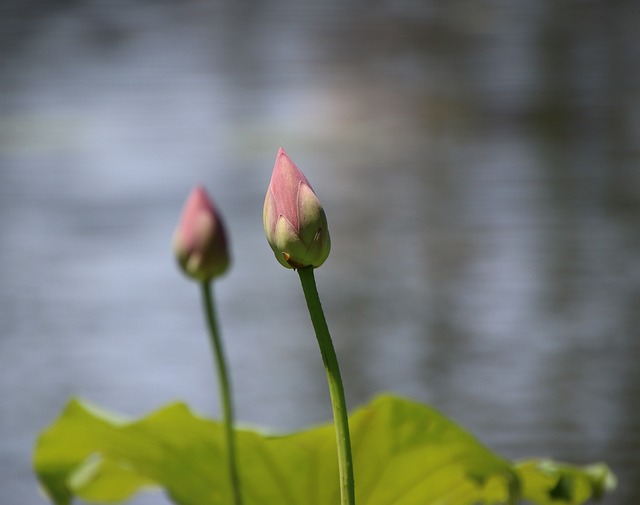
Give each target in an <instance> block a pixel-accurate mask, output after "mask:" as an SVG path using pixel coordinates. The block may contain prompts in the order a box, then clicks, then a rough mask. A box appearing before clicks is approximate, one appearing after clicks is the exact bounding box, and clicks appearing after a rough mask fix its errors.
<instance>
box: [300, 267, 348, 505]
mask: <svg viewBox="0 0 640 505" xmlns="http://www.w3.org/2000/svg"><path fill="white" fill-rule="evenodd" d="M298 275H299V276H300V282H301V283H302V290H303V291H304V297H305V299H306V301H307V307H308V308H309V314H310V316H311V322H312V323H313V328H314V330H315V332H316V338H317V339H318V344H319V345H320V352H321V353H322V362H323V363H324V369H325V371H326V373H327V380H328V382H329V393H330V394H331V405H332V407H333V420H334V424H335V428H336V440H337V444H338V470H339V472H340V503H341V505H355V490H354V480H353V461H352V457H351V438H350V435H349V419H348V417H347V402H346V401H345V397H344V387H343V385H342V377H341V376H340V367H339V366H338V358H337V356H336V351H335V349H334V348H333V342H332V341H331V335H330V334H329V328H328V327H327V321H326V320H325V318H324V312H323V311H322V305H321V304H320V298H319V297H318V290H317V288H316V280H315V277H314V276H313V267H305V268H299V269H298Z"/></svg>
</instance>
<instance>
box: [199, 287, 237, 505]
mask: <svg viewBox="0 0 640 505" xmlns="http://www.w3.org/2000/svg"><path fill="white" fill-rule="evenodd" d="M201 286H202V300H203V305H204V311H205V314H206V319H207V328H208V330H209V337H210V338H211V344H212V346H213V350H214V353H213V354H214V358H215V361H216V365H217V366H216V368H217V370H218V384H219V386H220V399H221V402H222V412H223V416H224V428H225V439H226V444H227V447H226V450H227V458H228V462H229V478H230V479H231V490H232V493H233V503H234V504H235V505H242V497H241V495H240V478H239V477H238V468H237V465H236V448H235V433H234V431H233V406H232V403H231V383H230V380H229V375H228V373H227V365H226V362H225V357H224V351H223V348H222V340H221V339H220V332H219V331H218V321H217V319H216V313H215V309H214V304H213V292H212V289H211V283H210V282H208V281H203V282H202V283H201Z"/></svg>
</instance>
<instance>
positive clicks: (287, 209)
mask: <svg viewBox="0 0 640 505" xmlns="http://www.w3.org/2000/svg"><path fill="white" fill-rule="evenodd" d="M263 218H264V231H265V233H266V235H267V242H269V245H270V246H271V249H273V252H274V253H275V255H276V259H277V260H278V261H279V262H280V263H281V264H282V265H283V266H285V267H287V268H303V267H307V266H313V267H319V266H320V265H322V264H323V263H324V262H325V260H326V259H327V256H329V251H330V250H331V240H330V239H329V229H328V228H327V218H326V216H325V214H324V210H323V209H322V205H320V200H318V197H317V196H316V194H315V193H314V191H313V189H312V188H311V184H309V181H308V180H307V178H306V177H305V176H304V174H303V173H302V172H301V171H300V169H298V167H296V166H295V164H294V163H293V161H291V159H290V158H289V156H287V153H286V152H284V149H282V147H281V148H280V149H279V150H278V156H277V157H276V163H275V166H274V168H273V174H272V175H271V182H270V183H269V189H267V196H266V198H265V200H264V214H263Z"/></svg>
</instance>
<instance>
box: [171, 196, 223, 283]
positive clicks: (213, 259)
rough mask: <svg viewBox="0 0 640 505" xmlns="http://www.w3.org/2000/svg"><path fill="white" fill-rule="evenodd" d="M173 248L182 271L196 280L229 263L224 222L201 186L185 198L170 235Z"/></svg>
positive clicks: (209, 276)
mask: <svg viewBox="0 0 640 505" xmlns="http://www.w3.org/2000/svg"><path fill="white" fill-rule="evenodd" d="M173 251H174V253H175V255H176V258H177V259H178V263H179V264H180V266H181V267H182V270H183V271H184V272H185V274H187V275H188V276H189V277H191V278H193V279H196V280H199V281H208V280H211V279H213V278H214V277H218V276H219V275H221V274H223V273H224V272H225V271H226V270H227V268H228V267H229V263H230V259H229V251H228V248H227V236H226V232H225V229H224V224H223V223H222V219H221V216H220V213H219V212H218V211H217V210H216V208H215V207H214V205H213V203H212V202H211V200H210V198H209V196H208V195H207V192H206V190H205V189H204V188H203V187H202V186H197V187H195V188H194V189H193V190H192V191H191V194H189V197H188V198H187V201H186V203H185V205H184V208H183V210H182V217H181V218H180V222H179V223H178V227H177V228H176V231H175V233H174V236H173Z"/></svg>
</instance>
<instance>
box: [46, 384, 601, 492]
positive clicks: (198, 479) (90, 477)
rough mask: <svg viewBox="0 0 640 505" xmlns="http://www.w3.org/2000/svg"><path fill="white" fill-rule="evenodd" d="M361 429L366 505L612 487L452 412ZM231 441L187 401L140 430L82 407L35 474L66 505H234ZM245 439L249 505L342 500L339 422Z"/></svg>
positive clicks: (375, 405)
mask: <svg viewBox="0 0 640 505" xmlns="http://www.w3.org/2000/svg"><path fill="white" fill-rule="evenodd" d="M350 425H351V437H352V445H353V453H354V468H355V478H356V495H357V499H358V503H359V504H360V505H391V504H394V505H431V504H447V505H471V504H475V503H486V504H494V503H496V504H497V503H515V502H516V501H517V499H518V498H519V496H520V490H521V483H522V489H523V491H524V496H525V497H526V498H527V499H528V500H530V501H532V502H534V503H539V504H541V505H547V504H549V505H551V504H558V503H566V504H578V503H583V502H584V501H585V500H587V499H588V498H590V497H592V496H593V497H598V496H599V495H600V494H602V492H604V491H605V490H606V489H608V488H610V487H611V483H612V481H611V474H610V473H609V472H608V470H607V469H606V467H605V466H597V467H588V468H585V469H581V468H577V467H569V466H566V465H558V464H555V463H552V462H546V461H545V462H541V461H530V462H524V463H521V464H519V465H516V466H513V465H512V464H511V463H509V462H508V461H506V460H504V459H502V458H500V457H498V456H497V455H495V454H494V453H492V452H491V451H489V450H488V449H487V448H485V447H484V446H483V445H481V444H480V443H479V442H478V441H477V440H476V439H475V438H473V437H472V436H471V435H469V434H468V433H466V432H465V431H464V430H462V429H461V428H459V427H458V426H457V425H456V424H455V423H453V422H452V421H450V420H449V419H447V418H446V417H444V416H443V415H442V414H440V413H438V412H436V411H435V410H433V409H431V408H429V407H426V406H424V405H420V404H418V403H415V402H412V401H409V400H405V399H400V398H396V397H393V396H381V397H378V398H377V399H375V400H374V401H373V402H372V403H371V404H370V405H368V406H366V407H363V408H361V409H359V410H357V411H356V412H354V413H353V414H352V415H351V416H350ZM222 434H223V431H222V428H221V425H220V424H219V423H216V422H214V421H209V420H206V419H203V418H200V417H198V416H196V415H194V414H193V413H192V412H191V411H189V409H188V408H187V407H186V406H185V405H183V404H174V405H169V406H168V407H165V408H163V409H161V410H159V411H157V412H155V413H153V414H151V415H149V416H147V417H145V418H143V419H141V420H138V421H131V422H128V421H124V420H122V419H119V418H116V417H114V416H112V415H109V414H106V413H104V412H102V411H99V410H98V409H96V408H95V407H91V406H89V405H88V404H86V403H83V402H80V401H78V400H73V401H71V402H70V403H69V405H68V406H67V407H66V408H65V410H64V411H63V413H62V415H61V416H60V418H59V419H58V420H57V421H56V422H54V423H53V424H52V425H51V426H50V427H49V428H48V429H47V430H46V431H45V432H43V433H42V435H41V436H40V438H39V440H38V443H37V446H36V450H35V455H34V466H35V469H36V472H37V474H38V477H39V479H40V482H41V483H42V485H43V488H44V489H45V491H46V493H47V494H48V495H49V496H50V497H51V499H52V501H54V502H55V503H56V504H58V505H66V504H68V503H70V502H71V500H72V498H73V497H74V496H78V497H80V498H82V499H84V500H86V501H94V502H101V503H109V502H117V501H122V500H125V499H127V498H128V497H130V496H131V495H132V494H134V493H136V492H137V491H139V490H140V489H143V488H145V487H148V486H159V487H162V488H164V489H165V491H166V492H167V493H168V495H169V496H170V498H171V499H172V500H173V501H174V502H175V503H177V504H180V505H225V504H227V503H230V502H231V499H230V497H231V493H230V489H229V486H228V480H229V479H228V476H227V469H226V458H224V457H223V456H224V454H223V449H222V447H223V445H222V442H223V440H222ZM237 437H238V439H237V443H238V452H239V455H238V456H239V462H240V473H241V479H242V492H243V496H244V499H245V504H246V505H300V504H304V505H328V504H335V503H339V501H340V500H339V490H338V469H337V457H336V449H335V435H334V431H333V426H332V425H325V426H320V427H317V428H313V429H310V430H307V431H303V432H299V433H295V434H291V435H280V436H273V435H266V434H261V433H258V432H256V431H250V430H239V431H238V433H237ZM554 499H555V500H556V501H553V500H554ZM557 500H564V501H557Z"/></svg>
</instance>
